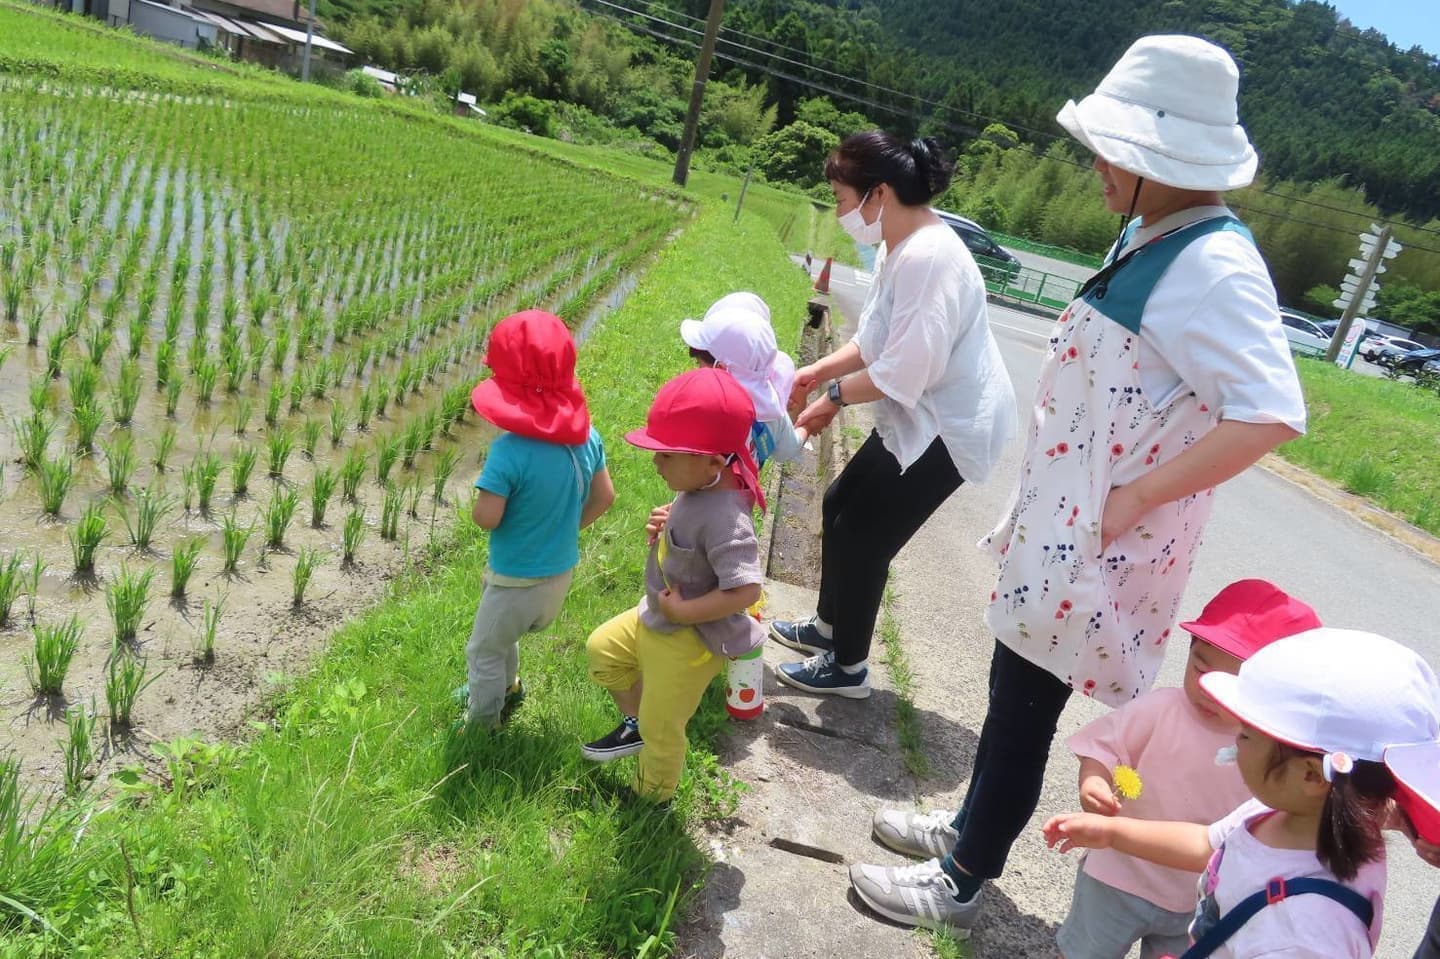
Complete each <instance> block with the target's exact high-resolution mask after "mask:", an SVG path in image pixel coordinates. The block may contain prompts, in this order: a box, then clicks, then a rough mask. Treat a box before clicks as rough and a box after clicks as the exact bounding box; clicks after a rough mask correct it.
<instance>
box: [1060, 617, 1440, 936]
mask: <svg viewBox="0 0 1440 959" xmlns="http://www.w3.org/2000/svg"><path fill="white" fill-rule="evenodd" d="M1200 685H1201V687H1202V688H1203V689H1204V690H1205V692H1206V693H1207V694H1208V695H1209V696H1210V697H1211V698H1212V699H1213V700H1214V701H1215V702H1216V703H1217V704H1218V705H1219V706H1220V708H1221V709H1223V710H1225V711H1226V712H1228V713H1230V714H1231V715H1233V716H1234V717H1235V718H1236V719H1237V720H1239V722H1240V724H1241V727H1240V733H1239V735H1238V736H1237V737H1236V740H1235V748H1234V754H1233V756H1231V755H1227V754H1226V753H1228V752H1229V751H1228V750H1227V751H1224V752H1222V755H1221V756H1217V757H1216V761H1217V762H1229V761H1233V762H1236V763H1237V764H1238V765H1239V768H1240V775H1241V777H1242V778H1243V779H1244V780H1245V785H1246V786H1248V787H1249V788H1250V791H1251V793H1253V794H1254V796H1255V798H1254V799H1253V800H1251V801H1249V802H1247V803H1245V804H1243V805H1242V806H1240V807H1239V808H1238V809H1236V810H1235V811H1234V812H1232V813H1231V814H1230V815H1228V816H1226V817H1225V818H1224V819H1221V820H1220V821H1219V822H1216V823H1214V824H1212V825H1210V826H1201V825H1195V824H1193V823H1177V822H1149V821H1144V820H1138V819H1128V818H1125V817H1121V816H1115V817H1107V816H1100V815H1095V814H1092V813H1067V814H1064V815H1060V816H1056V817H1054V818H1052V819H1051V820H1050V821H1049V822H1047V823H1046V824H1045V827H1044V830H1045V838H1046V841H1047V842H1049V843H1050V845H1051V846H1056V845H1058V846H1059V847H1060V851H1061V852H1068V851H1069V850H1071V849H1076V848H1089V849H1116V850H1119V851H1120V852H1123V853H1126V854H1128V855H1132V856H1137V857H1139V858H1142V859H1147V860H1149V861H1151V862H1154V863H1158V864H1160V865H1166V866H1173V867H1175V868H1178V869H1187V870H1191V871H1200V870H1202V869H1203V873H1202V875H1201V878H1200V903H1199V905H1198V907H1197V909H1196V912H1195V919H1194V921H1193V922H1192V923H1191V926H1190V936H1191V939H1192V940H1193V941H1194V943H1195V944H1194V945H1193V946H1191V948H1190V949H1189V950H1188V951H1187V952H1186V953H1185V956H1186V957H1187V959H1200V957H1203V956H1215V957H1226V959H1238V957H1241V956H1258V955H1277V956H1278V955H1284V956H1290V957H1301V959H1303V957H1316V959H1318V957H1325V956H1334V957H1358V959H1366V957H1369V956H1371V955H1372V954H1373V952H1374V949H1375V945H1376V943H1377V942H1378V941H1379V939H1380V924H1381V915H1382V903H1383V899H1384V894H1385V844H1384V840H1383V839H1382V838H1381V833H1380V831H1381V829H1382V828H1383V826H1384V824H1385V820H1386V816H1387V812H1388V809H1389V801H1390V798H1391V796H1392V795H1393V794H1394V793H1395V789H1396V784H1395V778H1394V776H1393V775H1392V774H1391V772H1390V771H1389V770H1388V769H1387V768H1386V766H1385V764H1384V759H1385V751H1386V748H1387V747H1388V746H1391V745H1393V744H1397V743H1415V742H1434V741H1435V740H1436V739H1437V738H1440V681H1437V679H1436V677H1435V673H1434V671H1433V670H1432V669H1431V668H1430V666H1429V665H1428V664H1427V663H1426V662H1425V661H1424V660H1423V659H1421V658H1420V657H1419V656H1418V655H1416V654H1415V653H1414V652H1413V651H1411V650H1409V649H1407V648H1406V647H1404V646H1401V645H1400V644H1399V643H1395V642H1392V641H1391V640H1388V639H1385V638H1383V637H1380V636H1376V635H1373V634H1371V633H1362V632H1354V631H1351V630H1341V629H1329V628H1321V629H1313V630H1309V631H1308V632H1304V633H1299V634H1297V635H1295V636H1292V637H1289V638H1287V639H1282V640H1279V641H1277V642H1275V643H1272V644H1270V645H1269V646H1266V647H1265V648H1264V649H1262V650H1260V651H1259V652H1257V653H1256V654H1255V655H1254V656H1252V657H1251V658H1250V659H1248V660H1247V661H1246V662H1245V664H1244V665H1242V666H1241V667H1240V673H1239V675H1238V676H1236V675H1231V674H1228V673H1216V672H1212V673H1207V674H1205V675H1204V676H1202V677H1201V678H1200Z"/></svg>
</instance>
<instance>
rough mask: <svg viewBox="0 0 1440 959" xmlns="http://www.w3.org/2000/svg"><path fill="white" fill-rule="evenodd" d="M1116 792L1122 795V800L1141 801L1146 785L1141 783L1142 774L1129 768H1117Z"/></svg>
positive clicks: (1115, 778)
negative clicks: (1141, 794)
mask: <svg viewBox="0 0 1440 959" xmlns="http://www.w3.org/2000/svg"><path fill="white" fill-rule="evenodd" d="M1113 778H1114V780H1115V791H1116V792H1117V793H1119V794H1120V798H1121V799H1139V798H1140V793H1141V791H1142V790H1143V789H1144V788H1145V784H1144V783H1142V782H1141V781H1140V774H1139V773H1138V772H1136V771H1135V770H1133V769H1131V768H1130V767H1129V766H1116V767H1115V775H1114V777H1113Z"/></svg>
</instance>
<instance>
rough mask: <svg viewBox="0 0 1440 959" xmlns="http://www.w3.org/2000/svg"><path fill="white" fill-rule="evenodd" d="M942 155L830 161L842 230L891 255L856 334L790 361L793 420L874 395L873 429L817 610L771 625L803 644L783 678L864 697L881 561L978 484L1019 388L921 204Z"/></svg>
mask: <svg viewBox="0 0 1440 959" xmlns="http://www.w3.org/2000/svg"><path fill="white" fill-rule="evenodd" d="M951 170H952V166H951V164H950V162H949V161H948V160H947V159H946V158H945V156H944V155H943V154H942V152H941V150H940V146H939V144H938V143H936V142H935V141H934V140H933V139H930V138H926V139H922V140H912V141H909V142H906V141H904V140H900V139H898V138H896V137H893V136H891V135H890V134H888V133H885V132H883V131H880V130H874V131H871V132H869V133H859V134H856V135H855V136H852V137H850V138H849V139H847V140H845V141H844V142H843V143H841V144H840V146H839V148H838V149H836V150H835V152H834V153H832V154H831V155H830V157H829V158H828V159H827V160H826V161H825V177H826V179H828V180H829V181H830V185H831V187H832V188H833V189H834V191H835V213H836V216H837V217H838V218H839V220H840V225H841V226H842V227H844V228H845V230H846V231H847V232H848V233H849V234H850V235H851V236H852V237H854V238H855V240H856V242H858V243H863V244H876V243H879V242H881V241H882V240H883V241H884V244H885V250H886V256H885V258H884V262H883V263H881V264H880V265H879V266H878V267H877V268H876V271H875V279H874V282H873V283H872V285H871V287H870V292H869V295H868V296H867V297H866V300H865V305H864V307H863V308H862V309H861V311H860V318H859V327H858V331H857V332H856V334H855V337H854V339H852V340H851V341H850V342H849V343H847V344H845V345H844V346H842V347H841V348H840V349H838V350H836V351H835V352H834V353H831V354H830V355H829V356H827V357H824V358H823V359H820V360H818V361H817V362H815V363H812V364H811V365H809V366H806V367H804V368H803V369H800V370H798V371H797V372H796V375H795V389H794V392H793V393H792V397H791V399H792V403H799V402H803V401H805V400H807V399H809V397H810V396H811V394H812V393H816V392H818V393H819V396H818V397H817V398H816V399H815V400H814V402H812V403H810V405H809V406H808V407H806V409H805V410H804V412H803V413H801V414H800V417H799V419H798V420H797V421H796V424H795V425H796V426H797V427H800V428H804V429H808V430H809V431H810V433H811V434H814V433H816V432H818V431H820V430H823V429H824V428H825V427H826V426H828V425H829V423H830V421H831V420H832V419H833V418H834V417H835V414H836V413H837V412H838V411H839V409H840V407H841V406H848V405H852V404H858V403H866V404H870V405H871V407H872V409H873V413H874V418H875V429H874V431H873V432H872V433H871V434H870V437H869V438H868V439H867V440H866V441H865V442H864V444H863V445H861V447H860V449H859V450H858V451H856V453H855V456H854V457H853V458H852V459H851V460H850V462H849V463H848V464H847V465H846V466H845V469H844V470H843V471H841V473H840V475H839V476H838V477H836V479H835V481H834V482H833V483H831V484H830V488H829V489H828V490H826V492H825V500H824V507H823V511H822V516H823V525H822V528H821V537H822V538H821V560H820V566H821V572H820V598H819V603H818V605H817V608H816V611H815V615H814V616H812V617H811V618H810V619H808V620H803V621H800V622H776V623H773V624H772V625H771V627H770V635H771V636H772V637H773V638H774V639H776V640H777V641H778V642H780V643H782V644H784V645H785V646H789V647H790V648H792V649H796V650H800V651H802V652H807V653H810V654H812V655H811V657H810V658H809V659H807V660H805V661H803V662H799V663H787V664H785V665H783V666H781V667H780V672H779V678H780V681H781V682H784V683H786V684H788V685H790V686H794V687H796V688H798V689H803V690H807V691H809V692H812V693H821V694H831V695H838V696H845V697H848V698H851V699H863V698H865V697H866V696H869V695H870V678H869V670H868V663H867V660H868V658H869V655H870V640H871V634H872V633H873V632H874V629H875V619H876V615H877V614H878V612H879V610H880V600H881V597H882V596H883V595H884V592H885V581H886V579H887V577H888V575H889V570H890V561H891V560H892V559H894V557H895V554H896V553H898V552H899V551H900V548H901V547H902V546H904V545H905V544H906V543H907V542H908V541H909V540H910V537H912V536H914V535H915V532H916V531H917V530H918V529H919V528H920V527H921V526H922V525H924V523H925V521H926V520H927V519H929V518H930V514H931V513H933V512H935V510H936V508H938V507H939V506H940V504H941V503H943V502H945V500H946V499H947V498H949V496H950V494H951V493H954V492H955V490H957V489H958V488H959V487H960V484H961V483H963V482H980V481H982V480H984V479H985V477H986V476H987V475H988V474H989V473H990V470H991V467H992V466H993V465H994V463H995V461H996V460H997V459H998V458H999V455H1000V450H1001V448H1002V447H1003V446H1004V445H1005V443H1006V441H1007V440H1009V439H1010V437H1011V436H1012V435H1013V434H1014V431H1015V421H1016V412H1015V394H1014V391H1013V390H1012V388H1011V386H1010V377H1009V375H1008V374H1007V373H1006V371H1005V365H1004V363H1003V361H1002V360H1001V358H1000V350H999V347H998V346H997V345H996V344H995V340H994V338H993V337H992V336H991V334H990V327H989V324H988V323H987V321H986V315H985V281H984V279H983V278H982V277H981V275H980V270H979V268H978V267H976V265H975V261H974V259H973V258H972V257H971V256H970V251H969V250H968V249H966V247H965V244H964V243H963V242H961V240H960V239H959V237H957V236H956V235H955V233H954V231H952V230H951V229H950V227H948V226H946V225H945V223H944V222H942V221H941V220H940V218H939V217H938V216H936V215H935V213H934V211H933V210H931V209H930V205H929V204H930V200H931V199H932V198H933V197H935V196H937V195H939V194H940V193H943V192H944V191H945V188H946V187H947V186H948V185H949V183H950V174H951Z"/></svg>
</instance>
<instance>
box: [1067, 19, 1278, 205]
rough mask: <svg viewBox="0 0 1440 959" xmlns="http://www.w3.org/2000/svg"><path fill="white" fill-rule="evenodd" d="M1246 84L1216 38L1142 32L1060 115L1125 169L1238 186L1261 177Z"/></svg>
mask: <svg viewBox="0 0 1440 959" xmlns="http://www.w3.org/2000/svg"><path fill="white" fill-rule="evenodd" d="M1239 89H1240V71H1239V70H1238V69H1237V68H1236V66H1235V61H1234V60H1233V59H1231V57H1230V54H1228V53H1226V52H1225V50H1223V49H1222V48H1220V47H1218V46H1216V45H1215V44H1213V43H1209V42H1208V41H1205V40H1201V39H1200V38H1199V37H1187V36H1173V35H1172V36H1153V37H1141V38H1140V39H1139V40H1136V41H1135V42H1134V43H1133V44H1132V45H1131V46H1130V49H1129V50H1126V51H1125V55H1124V56H1122V57H1121V58H1120V61H1119V62H1118V63H1116V64H1115V66H1113V67H1111V68H1110V72H1109V73H1108V74H1106V75H1105V79H1104V80H1101V81H1100V86H1099V87H1097V88H1096V89H1095V92H1094V93H1092V94H1090V95H1089V96H1088V97H1086V98H1085V99H1083V100H1081V101H1080V102H1079V103H1078V104H1077V103H1076V102H1075V101H1074V100H1071V101H1069V102H1068V103H1066V104H1065V106H1064V108H1063V109H1061V111H1060V114H1059V116H1058V117H1057V119H1058V120H1059V121H1060V125H1061V126H1063V127H1064V128H1065V129H1066V130H1068V131H1070V135H1071V136H1073V137H1075V139H1077V140H1079V141H1080V142H1081V143H1083V144H1084V145H1085V146H1086V147H1087V148H1088V149H1089V150H1091V151H1092V152H1094V153H1096V154H1098V155H1099V156H1100V157H1102V158H1103V159H1104V160H1105V161H1106V162H1107V163H1111V164H1114V165H1115V166H1118V167H1120V168H1121V169H1122V170H1127V171H1129V172H1130V173H1134V174H1136V175H1138V176H1143V177H1144V178H1145V179H1147V180H1154V181H1156V182H1157V183H1164V184H1166V185H1168V186H1173V187H1180V188H1181V189H1186V190H1234V189H1238V188H1239V187H1243V186H1247V185H1249V184H1250V182H1251V181H1252V180H1254V179H1255V169H1256V167H1257V166H1258V164H1259V158H1258V157H1257V156H1256V155H1255V148H1254V147H1253V146H1251V145H1250V138H1249V137H1248V136H1247V135H1246V134H1245V128H1244V127H1242V126H1241V125H1240V118H1239V114H1238V112H1237V106H1236V101H1237V96H1238V94H1239Z"/></svg>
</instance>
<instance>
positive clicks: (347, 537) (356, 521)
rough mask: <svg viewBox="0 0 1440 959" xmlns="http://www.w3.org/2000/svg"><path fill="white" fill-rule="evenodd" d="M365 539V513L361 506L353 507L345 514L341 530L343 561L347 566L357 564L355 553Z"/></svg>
mask: <svg viewBox="0 0 1440 959" xmlns="http://www.w3.org/2000/svg"><path fill="white" fill-rule="evenodd" d="M364 541H365V513H364V511H363V510H361V509H359V508H356V509H352V510H351V511H350V512H349V513H348V514H347V515H346V516H345V525H344V527H343V528H342V530H341V539H340V543H341V556H342V559H341V562H342V563H343V564H344V565H345V566H354V565H355V554H356V552H358V551H359V549H360V544H361V543H363V542H364Z"/></svg>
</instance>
